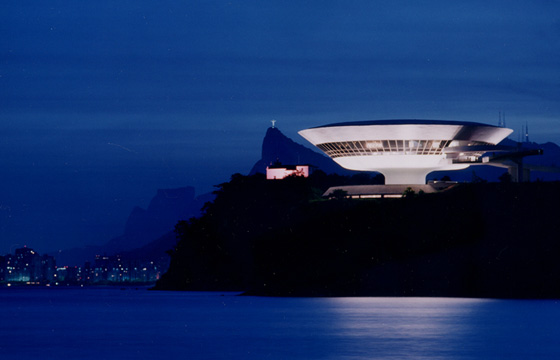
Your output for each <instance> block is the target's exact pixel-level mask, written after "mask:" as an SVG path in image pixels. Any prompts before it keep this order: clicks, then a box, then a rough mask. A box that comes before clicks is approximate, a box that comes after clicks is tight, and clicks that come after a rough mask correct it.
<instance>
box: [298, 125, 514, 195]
mask: <svg viewBox="0 0 560 360" xmlns="http://www.w3.org/2000/svg"><path fill="white" fill-rule="evenodd" d="M512 132H513V130H511V129H507V128H501V127H498V126H493V125H487V124H481V123H469V122H460V121H448V120H377V121H363V122H349V123H337V124H330V125H325V126H319V127H315V128H311V129H305V130H301V131H299V134H300V135H301V136H302V137H303V138H305V139H306V140H307V141H309V142H310V143H312V144H313V145H315V146H317V147H318V148H319V149H321V150H322V151H323V152H325V153H326V154H327V155H329V156H330V157H331V158H332V159H333V160H334V161H335V162H337V163H338V164H339V165H340V166H342V167H344V168H346V169H351V170H362V171H379V172H381V173H383V175H385V183H386V184H407V183H408V184H423V183H425V179H426V175H427V174H428V173H429V172H431V171H434V170H444V169H445V170H457V169H464V168H466V167H468V166H469V164H467V163H465V161H464V160H467V161H470V162H473V161H476V160H478V156H480V155H481V154H478V153H475V152H473V153H471V154H464V153H458V154H451V153H450V154H451V155H449V157H448V154H447V153H448V151H445V149H452V148H453V147H457V146H461V147H470V146H479V145H495V144H498V143H499V142H500V141H502V140H503V139H504V138H506V137H507V136H508V135H509V134H511V133H512ZM479 147H480V146H479ZM473 149H474V147H473ZM461 151H464V150H461ZM465 152H468V151H465ZM453 156H454V157H455V158H454V157H453ZM457 156H463V157H465V156H467V158H466V159H457ZM473 159H474V160H473ZM458 160H459V161H458Z"/></svg>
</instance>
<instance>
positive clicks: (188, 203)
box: [56, 186, 214, 265]
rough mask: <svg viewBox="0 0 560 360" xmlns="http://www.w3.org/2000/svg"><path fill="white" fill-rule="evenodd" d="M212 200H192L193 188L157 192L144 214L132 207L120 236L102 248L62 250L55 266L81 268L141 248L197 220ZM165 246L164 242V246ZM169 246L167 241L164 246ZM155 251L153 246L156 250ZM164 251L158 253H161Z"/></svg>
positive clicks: (193, 195)
mask: <svg viewBox="0 0 560 360" xmlns="http://www.w3.org/2000/svg"><path fill="white" fill-rule="evenodd" d="M213 198H214V195H212V194H204V195H201V196H198V197H195V189H194V188H193V187H190V186H188V187H183V188H177V189H160V190H158V191H157V194H156V195H155V196H154V197H153V198H152V200H151V201H150V204H149V205H148V208H147V209H146V210H144V209H142V208H140V207H138V206H137V207H135V208H134V209H133V210H132V212H131V213H130V215H129V217H128V220H127V222H126V225H125V229H124V233H123V235H121V236H118V237H116V238H113V239H111V240H110V241H109V242H107V243H106V244H104V245H100V246H88V247H86V248H74V249H69V250H64V251H61V252H58V253H57V254H56V258H57V261H58V263H59V264H64V265H67V264H73V265H74V264H75V265H82V264H83V262H84V261H86V260H92V259H93V257H94V256H95V255H97V254H107V255H113V254H116V253H122V252H131V251H133V250H134V249H139V248H143V247H145V246H147V245H149V244H150V243H152V242H157V241H158V240H160V238H161V237H164V236H165V235H167V234H169V233H172V232H173V229H174V228H175V224H177V222H178V221H179V220H188V219H189V218H191V217H195V216H199V215H200V213H201V208H202V206H203V205H204V204H205V203H206V202H208V201H211V200H212V199H213ZM164 243H165V242H164ZM167 243H169V241H167V242H166V243H165V244H167ZM156 247H157V246H156ZM165 250H167V249H161V251H160V252H165Z"/></svg>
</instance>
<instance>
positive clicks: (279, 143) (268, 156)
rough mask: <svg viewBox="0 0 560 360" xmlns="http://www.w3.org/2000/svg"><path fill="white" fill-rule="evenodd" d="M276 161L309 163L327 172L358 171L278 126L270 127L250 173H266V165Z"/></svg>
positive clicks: (353, 172) (290, 163)
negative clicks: (260, 152)
mask: <svg viewBox="0 0 560 360" xmlns="http://www.w3.org/2000/svg"><path fill="white" fill-rule="evenodd" d="M276 162H280V163H282V164H284V165H296V164H301V165H303V164H308V165H313V166H314V167H316V168H318V169H321V170H322V171H324V172H325V173H327V174H333V173H334V174H341V175H351V174H356V173H357V172H356V171H351V170H347V169H344V168H342V167H341V166H340V165H338V164H337V163H336V162H334V161H332V159H330V158H328V157H327V156H325V155H323V154H320V153H317V152H315V151H313V150H311V149H309V148H307V147H305V146H303V145H300V144H298V143H296V142H294V141H293V140H292V139H290V138H289V137H287V136H286V135H284V134H282V132H281V131H280V130H279V129H278V128H272V127H270V128H268V130H267V131H266V135H265V137H264V139H263V144H262V154H261V159H260V160H259V161H257V162H256V163H255V165H254V166H253V168H252V169H251V172H250V173H249V175H254V174H256V173H261V174H264V173H266V167H267V166H270V165H272V164H274V163H276Z"/></svg>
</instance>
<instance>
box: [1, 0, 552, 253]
mask: <svg viewBox="0 0 560 360" xmlns="http://www.w3.org/2000/svg"><path fill="white" fill-rule="evenodd" d="M1 8H2V11H0V51H1V52H0V105H1V106H0V149H1V156H0V166H1V169H2V173H1V176H0V188H1V189H2V190H1V193H0V195H1V197H0V254H3V253H6V252H8V251H10V250H11V249H12V250H13V248H14V247H17V246H21V245H23V244H28V245H29V246H32V247H35V248H36V249H37V250H39V251H46V250H51V249H55V248H67V247H71V246H82V245H85V244H93V243H95V244H99V243H104V242H106V241H108V240H109V239H110V238H111V237H113V236H116V235H119V234H120V233H121V232H122V229H123V227H124V222H125V220H126V217H127V216H128V213H129V212H130V210H131V209H132V207H133V206H134V205H139V206H142V207H146V206H147V204H148V201H149V200H150V198H151V197H152V196H153V195H154V194H155V192H156V189H158V188H171V187H180V186H185V185H194V186H195V187H196V188H197V192H198V193H199V194H200V193H203V192H207V191H210V190H212V185H214V184H218V183H221V182H224V181H227V180H228V179H229V176H230V174H232V173H234V172H242V173H246V172H248V171H249V170H250V168H251V166H252V165H253V163H254V162H255V161H256V160H257V159H258V158H259V155H260V146H261V142H262V138H263V136H264V133H265V131H266V129H267V127H269V126H270V120H271V119H276V120H277V121H278V122H277V126H278V128H280V130H282V131H283V132H284V133H285V134H286V135H288V136H290V137H292V138H293V139H294V140H296V141H299V142H301V143H303V142H304V140H303V139H301V138H299V137H298V135H297V131H298V130H301V129H303V128H307V127H311V126H317V125H322V124H326V123H333V122H342V121H357V120H367V119H391V118H429V119H452V120H466V121H478V122H485V123H491V124H497V122H498V112H500V111H502V112H505V114H506V121H507V125H508V127H511V128H513V129H514V130H515V131H516V133H517V132H519V130H520V129H521V126H522V125H523V124H525V122H526V121H527V122H528V123H529V127H530V133H531V139H532V140H534V141H538V142H545V141H554V142H556V143H560V122H559V119H560V2H558V1H468V2H463V1H461V2H459V1H456V2H454V1H443V0H442V1H409V2H405V1H391V2H387V1H379V2H374V1H340V2H334V1H200V2H195V1H192V2H177V1H157V2H155V1H154V2H148V1H142V0H134V1H132V0H130V1H104V0H101V1H88V2H82V1H39V0H36V1H10V2H9V3H7V4H3V5H2V7H1ZM516 136H517V135H514V136H513V137H514V138H515V137H516Z"/></svg>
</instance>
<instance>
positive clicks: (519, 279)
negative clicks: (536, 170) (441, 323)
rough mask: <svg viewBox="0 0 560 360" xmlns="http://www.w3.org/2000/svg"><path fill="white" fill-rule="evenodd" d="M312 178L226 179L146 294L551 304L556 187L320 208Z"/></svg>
mask: <svg viewBox="0 0 560 360" xmlns="http://www.w3.org/2000/svg"><path fill="white" fill-rule="evenodd" d="M360 176H361V178H349V177H340V176H331V175H325V174H324V173H320V172H318V173H316V174H314V175H313V176H311V177H310V178H308V179H305V178H295V177H294V178H288V179H285V180H281V181H267V180H265V178H264V176H262V175H259V174H257V175H253V176H242V175H234V176H233V177H232V179H231V181H230V182H228V183H225V184H222V185H220V186H219V190H217V192H216V195H217V196H216V199H215V201H214V202H212V203H208V204H207V205H206V207H205V209H204V215H203V216H202V217H200V218H198V219H191V220H190V221H187V222H180V223H178V224H177V226H176V233H177V236H178V243H177V246H176V247H175V249H174V250H173V251H172V253H171V256H172V257H171V266H170V268H169V271H168V272H167V273H166V274H165V275H164V276H163V277H162V279H161V280H160V281H159V282H158V283H157V285H156V288H157V289H175V290H240V291H245V292H246V293H248V294H257V295H272V296H358V295H360V296H364V295H391V296H477V297H479V296H480V297H558V296H560V281H559V280H560V265H558V264H557V261H556V258H557V256H558V254H559V253H560V252H559V251H560V246H559V245H558V244H557V239H556V236H557V234H558V230H559V229H558V227H559V225H558V222H557V219H558V218H560V217H559V215H560V214H559V210H558V207H556V206H550V204H558V202H559V200H560V191H559V190H560V184H558V183H533V184H507V183H501V184H498V183H494V184H492V183H486V184H485V183H481V184H461V186H459V187H457V188H456V189H453V190H450V191H446V192H442V193H436V194H423V195H420V196H407V197H406V198H403V199H369V200H350V199H336V200H324V199H322V198H321V194H322V193H323V191H324V190H326V188H328V187H329V186H331V185H343V184H344V185H349V184H352V183H355V184H364V183H368V182H369V183H376V182H377V181H378V180H379V179H376V178H370V177H369V176H367V175H360Z"/></svg>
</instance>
